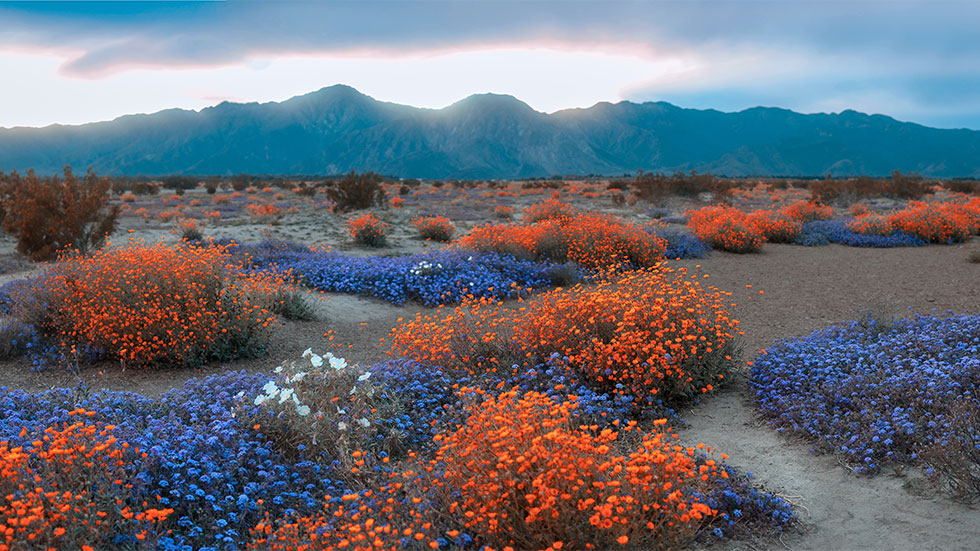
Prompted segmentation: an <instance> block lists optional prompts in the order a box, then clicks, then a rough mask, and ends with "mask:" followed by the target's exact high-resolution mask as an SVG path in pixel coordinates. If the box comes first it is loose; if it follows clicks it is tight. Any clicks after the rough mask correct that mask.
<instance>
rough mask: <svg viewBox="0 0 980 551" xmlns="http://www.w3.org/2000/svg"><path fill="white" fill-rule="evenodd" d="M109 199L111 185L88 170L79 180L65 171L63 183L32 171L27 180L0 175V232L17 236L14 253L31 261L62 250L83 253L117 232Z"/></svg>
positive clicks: (115, 209)
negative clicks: (1, 225)
mask: <svg viewBox="0 0 980 551" xmlns="http://www.w3.org/2000/svg"><path fill="white" fill-rule="evenodd" d="M111 195H112V182H110V180H109V179H108V178H105V177H102V178H100V177H98V176H96V174H95V172H93V171H92V170H91V169H89V170H88V171H87V172H86V173H85V177H84V178H81V179H79V178H76V177H75V175H74V174H73V173H72V170H71V167H67V166H66V167H65V169H64V177H63V178H61V177H58V176H51V177H47V178H43V177H40V176H37V175H36V174H35V173H34V171H33V170H29V171H28V172H27V175H26V176H20V175H19V174H18V173H17V172H14V173H12V174H9V175H7V174H3V173H0V205H2V209H0V214H2V217H3V229H4V230H5V231H6V232H7V233H10V234H13V235H16V236H17V250H18V251H19V252H21V253H23V254H25V255H27V256H29V257H30V258H31V259H32V260H48V259H50V258H54V257H55V256H56V255H57V254H58V252H59V251H61V250H63V249H66V248H70V249H74V250H77V251H78V252H80V253H83V254H84V253H87V252H88V251H90V250H93V249H97V248H99V247H101V246H102V245H104V244H105V241H106V237H107V236H108V235H109V234H111V233H112V232H113V231H114V230H115V229H116V219H117V217H118V215H119V207H118V206H111V207H110V206H109V200H110V198H111Z"/></svg>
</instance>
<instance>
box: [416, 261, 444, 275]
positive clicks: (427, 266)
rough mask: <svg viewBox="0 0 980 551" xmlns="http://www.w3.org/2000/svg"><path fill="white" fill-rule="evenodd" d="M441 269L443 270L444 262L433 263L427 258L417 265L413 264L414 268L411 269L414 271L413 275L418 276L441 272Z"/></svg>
mask: <svg viewBox="0 0 980 551" xmlns="http://www.w3.org/2000/svg"><path fill="white" fill-rule="evenodd" d="M440 270H442V264H433V263H431V262H429V261H427V260H422V261H421V262H419V263H418V264H416V265H415V266H412V269H411V270H409V271H410V272H412V275H416V276H430V275H434V274H437V273H439V271H440Z"/></svg>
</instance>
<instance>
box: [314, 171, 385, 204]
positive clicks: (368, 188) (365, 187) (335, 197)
mask: <svg viewBox="0 0 980 551" xmlns="http://www.w3.org/2000/svg"><path fill="white" fill-rule="evenodd" d="M382 180H383V179H382V177H381V175H380V174H375V173H374V172H365V173H363V174H357V173H355V172H354V171H353V170H352V171H350V173H349V174H347V175H346V176H344V177H343V178H341V179H340V180H339V181H337V182H336V183H335V184H334V185H333V186H331V187H328V188H327V189H326V195H327V197H328V198H329V199H330V200H331V201H333V202H334V210H335V211H340V212H347V211H351V210H361V209H367V208H371V207H377V206H381V205H383V204H384V202H385V190H384V186H382V185H381V182H382Z"/></svg>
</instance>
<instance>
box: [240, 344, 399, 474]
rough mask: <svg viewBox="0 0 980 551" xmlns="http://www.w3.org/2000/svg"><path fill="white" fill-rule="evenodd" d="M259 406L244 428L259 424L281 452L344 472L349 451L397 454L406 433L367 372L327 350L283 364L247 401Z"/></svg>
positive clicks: (394, 407)
mask: <svg viewBox="0 0 980 551" xmlns="http://www.w3.org/2000/svg"><path fill="white" fill-rule="evenodd" d="M250 400H251V403H252V404H254V405H258V406H262V407H261V409H260V410H259V411H258V412H257V413H256V414H255V415H254V416H253V417H250V418H249V419H247V422H246V424H247V425H252V424H260V425H261V426H262V427H263V430H264V432H265V433H266V434H268V435H269V436H270V437H271V438H272V440H273V443H274V445H275V446H276V448H277V449H278V450H279V451H280V452H281V453H283V454H286V455H290V454H296V453H297V449H301V450H302V449H305V450H307V451H306V452H305V453H312V454H314V455H316V456H319V455H322V454H325V455H326V456H327V457H328V458H329V459H330V460H336V461H340V462H342V464H345V466H346V467H348V468H350V467H353V466H354V464H353V463H354V459H353V458H352V456H351V454H352V452H356V451H370V452H374V453H376V452H381V451H383V452H385V453H387V454H388V455H389V456H392V455H395V456H397V455H402V453H401V452H402V451H404V450H403V449H402V444H401V440H402V438H404V437H405V435H406V433H405V432H403V431H401V430H399V429H398V428H397V426H396V425H395V424H394V423H389V422H386V421H387V420H389V419H392V418H394V417H396V416H397V415H398V413H399V409H400V406H399V404H398V403H397V402H396V401H395V399H394V397H393V396H391V395H389V394H386V393H385V392H384V389H383V388H382V387H381V386H379V385H378V384H377V383H376V382H375V381H374V380H372V379H371V372H370V371H367V370H364V369H361V368H360V367H358V366H356V365H354V366H352V365H348V364H347V360H345V359H344V358H339V357H336V356H334V355H333V354H331V353H330V352H327V353H326V354H325V355H323V356H321V355H319V354H316V353H314V352H313V350H312V349H307V350H306V351H305V352H304V353H303V359H302V360H301V361H298V362H296V361H291V362H284V363H283V364H282V365H281V366H279V367H277V368H276V370H275V378H274V379H272V380H271V381H269V382H268V383H266V385H265V386H264V387H262V393H261V394H259V395H258V396H255V397H252V398H250Z"/></svg>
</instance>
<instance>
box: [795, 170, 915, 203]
mask: <svg viewBox="0 0 980 551" xmlns="http://www.w3.org/2000/svg"><path fill="white" fill-rule="evenodd" d="M930 187H931V184H930V183H929V182H927V181H925V179H923V178H922V176H920V175H919V174H918V173H915V172H913V173H910V174H902V172H901V171H898V170H895V171H892V173H891V177H889V178H871V177H868V176H860V177H857V178H849V179H832V178H830V177H828V178H827V179H825V180H821V181H817V182H812V183H811V184H810V195H811V197H812V198H813V200H814V201H816V202H819V203H824V204H830V203H840V204H845V203H846V204H848V205H849V204H851V203H854V202H856V201H859V200H861V199H869V198H873V197H892V198H895V199H918V198H920V197H922V196H923V195H925V194H926V193H929V190H930Z"/></svg>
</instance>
